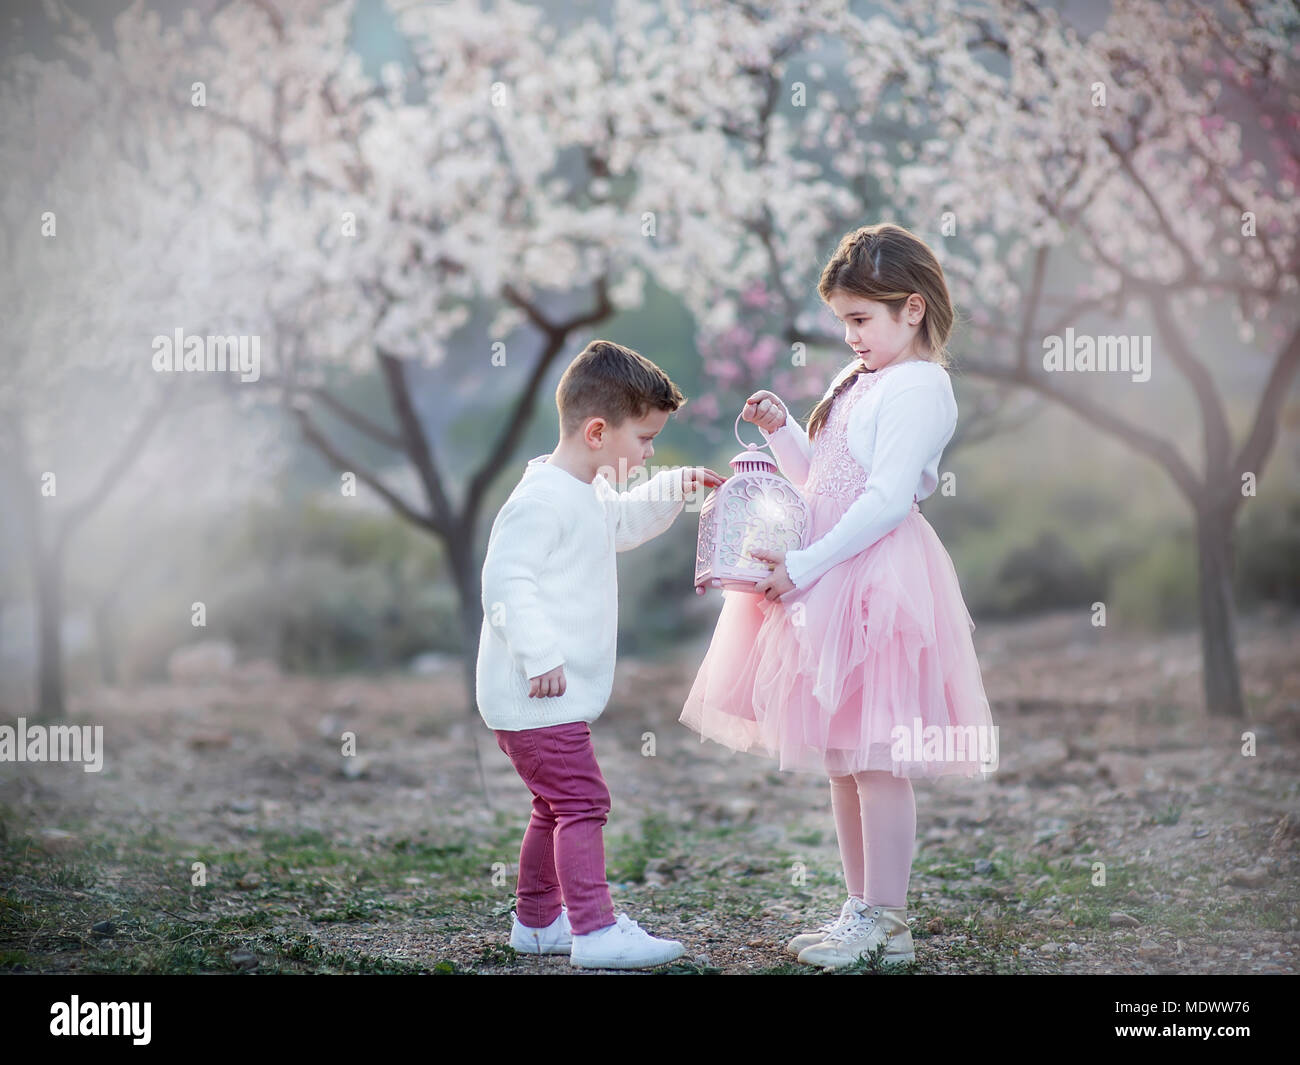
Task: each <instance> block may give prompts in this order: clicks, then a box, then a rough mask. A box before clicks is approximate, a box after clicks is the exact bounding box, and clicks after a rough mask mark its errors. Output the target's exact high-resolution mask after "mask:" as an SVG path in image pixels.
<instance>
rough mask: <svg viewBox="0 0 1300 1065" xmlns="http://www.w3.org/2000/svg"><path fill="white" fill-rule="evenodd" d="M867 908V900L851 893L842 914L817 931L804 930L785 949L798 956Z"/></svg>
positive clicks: (845, 901) (841, 911)
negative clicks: (864, 900)
mask: <svg viewBox="0 0 1300 1065" xmlns="http://www.w3.org/2000/svg"><path fill="white" fill-rule="evenodd" d="M866 908H867V904H866V903H865V902H863V901H862V900H861V899H859V898H856V897H855V896H853V895H850V896H849V897H848V898H847V899H845V900H844V905H843V906H842V907H840V915H839V916H838V917H837V918H835V920H833V921H827V922H826V923H825V924H824V925H822V926H821V927H820V928H818V929H817V931H815V932H804V933H803V934H801V935H797V936H795V937H794V939H792V940H790V942H789V943H787V944H786V948H785V949H786V950H788V951H789V952H790V953H791V954H793V955H794V956H795V957H796V958H797V957H798V956H799V954H800V953H801V952H802V951H803V950H805V949H806V948H808V947H811V946H813V945H814V944H817V943H820V942H821V941H822V940H823V939H825V938H826V937H827V936H828V935H829V934H830V933H831V932H834V931H835V930H836V929H838V928H840V927H842V926H843V924H844V922H845V921H847V920H848V919H849V918H850V917H851V916H853V915H854V914H856V913H858V912H859V911H861V910H865V909H866Z"/></svg>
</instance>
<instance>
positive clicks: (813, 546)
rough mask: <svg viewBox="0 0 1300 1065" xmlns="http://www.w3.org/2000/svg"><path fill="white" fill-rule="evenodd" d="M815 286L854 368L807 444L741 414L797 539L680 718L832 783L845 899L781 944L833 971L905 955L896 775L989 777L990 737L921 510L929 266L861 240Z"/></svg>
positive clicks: (943, 406)
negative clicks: (790, 503) (775, 478)
mask: <svg viewBox="0 0 1300 1065" xmlns="http://www.w3.org/2000/svg"><path fill="white" fill-rule="evenodd" d="M818 292H819V294H820V295H821V297H822V299H823V300H824V301H825V302H826V303H827V304H828V305H829V307H830V308H831V310H832V311H833V312H834V314H835V316H836V318H837V319H839V320H841V321H842V322H843V323H844V339H845V342H846V343H847V344H848V345H849V346H850V347H851V348H852V349H853V353H854V358H853V362H852V363H851V364H849V365H848V366H846V367H844V369H843V370H841V371H840V373H839V374H837V375H836V377H835V379H834V380H833V381H832V382H831V385H830V387H829V388H827V390H826V392H825V394H824V395H823V396H822V399H821V402H819V403H818V404H817V405H816V407H814V408H813V411H812V414H811V416H810V417H809V419H808V427H807V431H806V432H805V430H804V429H803V428H801V427H800V425H799V423H798V422H797V421H795V420H794V419H793V418H791V417H789V415H788V412H787V410H786V407H785V404H783V403H782V402H781V400H780V399H779V398H778V397H777V396H775V395H774V394H773V393H771V392H767V391H760V392H755V393H754V394H753V395H752V396H750V397H749V400H748V401H747V402H746V404H745V411H744V414H743V417H744V418H745V420H747V421H751V422H754V423H755V424H757V425H758V427H759V428H760V429H761V430H762V432H763V435H764V437H765V438H766V439H767V440H768V442H769V444H770V446H771V449H772V452H773V454H774V455H775V456H776V458H777V462H778V463H779V465H780V467H781V470H782V472H783V473H784V474H785V475H786V476H787V477H788V478H789V479H790V480H791V481H792V482H793V483H794V484H795V485H796V486H797V487H798V488H799V489H800V490H801V492H802V493H803V496H804V498H805V500H806V501H807V502H808V505H809V508H810V510H811V516H812V531H811V536H810V539H809V544H808V546H807V547H806V548H804V549H802V550H797V551H787V552H780V551H759V550H754V551H752V552H751V554H752V555H753V557H755V558H757V559H759V560H762V561H765V562H767V563H769V564H770V565H771V567H772V574H771V576H769V577H767V578H766V579H764V580H763V581H762V582H760V583H759V584H758V585H757V587H756V588H755V592H757V593H758V594H757V595H751V594H747V593H744V592H724V593H723V606H722V611H721V613H720V614H719V617H718V623H717V627H716V629H715V630H714V635H713V640H712V642H711V644H710V646H709V650H708V653H707V654H706V655H705V658H704V662H703V664H702V665H701V666H700V671H699V674H698V675H697V676H696V678H695V683H694V685H693V686H692V688H691V691H690V695H689V696H688V698H687V701H686V706H685V708H684V709H683V711H682V714H681V718H680V720H681V721H682V723H683V724H685V725H687V726H688V727H690V728H692V729H694V730H695V731H697V732H699V733H700V736H701V739H702V740H703V739H705V738H708V739H712V740H715V741H717V742H719V743H722V744H724V745H726V746H728V747H731V748H733V749H735V750H743V751H750V750H753V751H756V753H765V754H768V755H770V756H772V757H775V758H777V759H778V764H779V766H780V768H781V769H808V770H814V771H817V772H821V773H826V774H827V775H828V776H829V777H830V784H831V809H832V811H833V814H834V819H835V833H836V837H837V839H838V841H839V848H840V859H841V862H842V864H843V867H844V879H845V883H846V885H847V887H848V898H847V900H846V901H845V902H844V905H843V907H842V908H841V910H840V915H839V917H838V918H837V919H836V920H834V921H830V922H827V923H826V924H824V925H822V927H821V928H819V929H818V930H817V931H816V932H809V933H806V934H804V935H800V936H796V937H795V938H794V939H793V940H791V942H790V944H789V949H790V951H791V952H792V953H795V954H796V955H797V956H798V958H799V960H800V961H801V962H806V963H809V964H816V965H821V966H823V967H824V968H838V967H840V966H844V965H849V964H851V963H853V962H854V961H856V960H857V959H858V958H860V957H864V956H866V955H869V954H871V953H873V952H874V951H876V950H877V949H878V948H879V947H881V945H883V947H884V952H883V955H882V957H883V960H884V961H886V962H904V961H911V960H913V958H914V953H913V948H912V937H911V933H910V931H909V930H908V926H907V915H906V896H907V884H908V880H909V878H910V876H911V871H912V845H913V841H914V839H915V836H916V805H915V801H914V798H913V794H912V783H911V778H912V777H936V776H941V775H945V774H961V775H965V776H973V775H975V774H976V773H980V772H987V771H988V770H989V769H990V768H991V765H990V762H991V759H990V745H991V743H992V740H993V737H994V736H995V733H994V730H993V728H992V722H991V718H990V714H989V704H988V699H987V697H986V696H985V693H984V684H983V680H982V678H981V676H980V669H979V663H978V661H977V660H976V657H975V649H974V645H973V643H972V642H971V631H972V630H973V629H974V627H975V624H974V622H973V621H972V620H971V617H970V614H969V612H968V611H967V609H966V605H965V602H964V600H963V599H962V595H961V589H960V587H959V585H958V581H957V574H956V572H955V570H954V569H953V564H952V560H951V559H950V558H949V556H948V553H947V551H946V550H945V549H944V547H943V544H942V543H941V542H940V540H939V538H938V536H937V535H936V534H935V531H934V529H933V528H931V526H930V523H929V522H927V521H926V520H925V518H924V517H923V516H922V515H921V512H920V509H919V507H918V506H917V501H918V500H921V499H925V498H927V497H928V496H929V495H930V494H931V493H933V492H934V490H935V488H936V487H937V485H938V467H939V459H940V456H941V455H942V454H943V449H944V447H945V446H946V445H947V443H948V441H949V440H950V439H951V438H952V434H953V430H954V429H955V428H956V424H957V404H956V401H955V400H954V399H953V393H952V385H951V383H950V382H949V380H948V373H947V370H946V367H947V365H948V359H947V352H946V346H945V345H946V343H947V340H948V337H949V335H950V333H951V331H952V324H953V309H952V303H951V300H950V299H949V296H948V287H947V283H946V282H945V280H944V276H943V270H942V268H941V267H940V265H939V262H938V260H937V259H936V258H935V256H934V253H933V252H932V251H931V250H930V248H929V247H928V246H927V245H926V244H925V243H924V242H923V241H922V240H920V239H919V238H918V237H916V236H915V235H913V234H912V233H910V232H909V231H908V230H906V229H903V228H901V227H899V226H896V225H892V224H890V223H882V224H879V225H873V226H864V227H862V228H860V229H858V230H856V231H854V232H852V233H849V234H847V235H846V236H845V237H844V238H843V239H842V240H841V241H840V244H839V246H838V248H837V249H836V251H835V254H834V256H833V257H832V258H831V261H830V262H829V263H828V264H827V265H826V268H825V270H824V271H823V272H822V276H821V281H820V283H819V285H818Z"/></svg>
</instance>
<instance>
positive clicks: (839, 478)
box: [804, 366, 921, 510]
mask: <svg viewBox="0 0 1300 1065" xmlns="http://www.w3.org/2000/svg"><path fill="white" fill-rule="evenodd" d="M891 369H893V366H886V367H885V368H884V369H883V370H876V371H875V372H874V373H860V374H858V375H857V376H856V377H855V378H854V381H853V384H851V385H849V387H848V388H846V389H845V390H844V391H843V392H841V393H840V394H839V396H838V397H837V398H836V400H835V402H834V403H833V404H832V405H831V411H830V414H828V415H827V416H826V421H825V422H824V423H823V425H822V428H821V432H819V433H818V434H817V436H816V438H815V439H814V440H813V441H812V461H811V464H810V466H809V470H808V479H807V481H805V482H804V493H805V494H806V495H819V496H829V497H831V498H833V499H838V500H840V501H841V502H843V503H852V502H853V501H854V500H855V499H857V498H858V496H860V495H861V494H862V491H863V489H864V488H866V486H867V476H868V473H867V471H866V470H864V469H863V468H862V467H861V466H860V465H859V464H858V460H857V459H855V458H854V457H853V453H852V452H851V451H849V438H848V426H849V411H851V410H852V409H853V407H854V404H856V403H857V402H858V401H859V400H861V399H862V397H863V396H864V395H866V394H867V391H868V390H869V389H871V388H874V387H876V385H878V384H879V383H880V377H881V375H882V374H885V373H887V372H888V371H889V370H891ZM912 509H913V510H920V509H921V508H920V507H919V506H918V505H917V503H916V497H915V496H913V497H912Z"/></svg>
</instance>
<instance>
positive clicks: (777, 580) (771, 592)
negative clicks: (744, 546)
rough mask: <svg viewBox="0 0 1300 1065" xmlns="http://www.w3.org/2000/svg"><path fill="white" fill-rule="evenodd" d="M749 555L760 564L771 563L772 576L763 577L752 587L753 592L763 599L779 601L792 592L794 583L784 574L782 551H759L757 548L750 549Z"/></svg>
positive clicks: (787, 574)
mask: <svg viewBox="0 0 1300 1065" xmlns="http://www.w3.org/2000/svg"><path fill="white" fill-rule="evenodd" d="M749 553H750V555H751V556H753V557H754V558H756V559H758V560H759V561H760V562H770V563H772V575H771V576H770V577H764V578H763V579H762V580H761V581H759V582H758V583H757V584H756V585H754V591H756V592H758V594H759V595H761V596H762V597H763V598H764V599H780V598H781V596H783V595H785V593H786V592H789V591H793V589H794V581H792V580H791V579H790V574H789V573H787V572H786V569H785V552H784V551H760V550H759V549H757V548H750V550H749Z"/></svg>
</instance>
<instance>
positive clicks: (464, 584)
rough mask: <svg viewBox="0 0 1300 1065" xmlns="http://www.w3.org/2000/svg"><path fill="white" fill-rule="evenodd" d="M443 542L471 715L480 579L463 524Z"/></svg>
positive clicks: (480, 610) (480, 619)
mask: <svg viewBox="0 0 1300 1065" xmlns="http://www.w3.org/2000/svg"><path fill="white" fill-rule="evenodd" d="M444 543H445V544H446V545H447V552H448V554H447V562H448V564H449V565H448V568H449V569H450V570H451V578H452V580H453V581H454V582H455V585H456V597H457V599H458V600H459V603H460V628H461V634H462V640H463V642H462V647H463V652H462V655H461V670H462V676H463V678H464V683H465V696H466V705H467V708H468V711H469V714H470V716H471V717H472V716H474V714H475V713H477V707H478V692H477V685H476V683H475V672H476V667H477V665H478V638H479V633H480V631H481V629H482V625H483V604H482V603H481V602H479V598H480V595H481V589H480V585H479V580H480V578H479V574H478V567H477V566H476V565H475V559H474V545H473V542H472V537H471V536H470V535H469V533H468V529H467V523H466V524H462V525H461V526H460V527H459V528H458V529H457V531H456V532H455V533H453V534H452V535H451V536H448V537H447V538H446V540H445V541H444Z"/></svg>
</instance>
